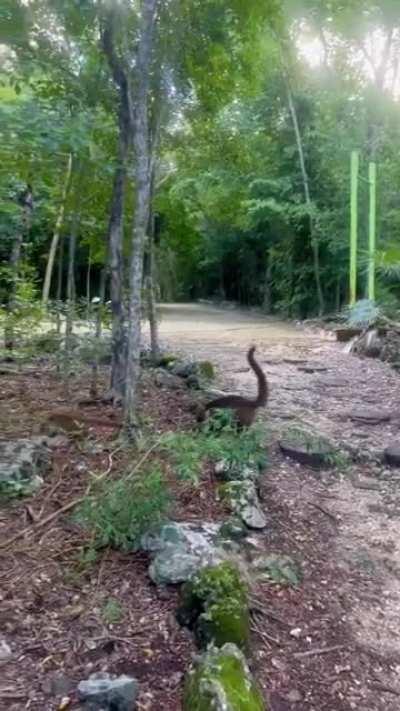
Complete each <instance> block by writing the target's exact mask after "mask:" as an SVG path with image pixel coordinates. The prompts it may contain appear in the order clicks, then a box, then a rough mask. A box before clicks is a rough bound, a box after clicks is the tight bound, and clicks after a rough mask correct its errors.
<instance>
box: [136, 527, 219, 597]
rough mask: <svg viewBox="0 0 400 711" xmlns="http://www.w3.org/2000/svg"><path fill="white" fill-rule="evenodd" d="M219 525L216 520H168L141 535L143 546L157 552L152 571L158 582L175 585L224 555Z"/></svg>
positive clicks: (147, 549) (155, 580)
mask: <svg viewBox="0 0 400 711" xmlns="http://www.w3.org/2000/svg"><path fill="white" fill-rule="evenodd" d="M219 528H220V527H219V525H218V524H214V523H204V524H191V523H169V524H165V525H163V526H162V527H161V529H159V530H158V531H157V532H155V533H152V534H146V535H145V536H143V537H142V540H141V547H142V549H143V550H145V551H149V552H152V553H155V557H154V559H153V561H152V563H151V565H150V567H149V575H150V577H151V579H152V580H153V581H154V582H155V583H156V584H157V585H167V584H171V585H176V584H177V583H182V582H185V581H186V580H189V579H190V578H191V577H192V576H193V575H194V574H195V573H196V572H197V571H198V570H201V569H202V568H204V567H205V566H207V565H213V564H215V563H218V562H220V561H221V560H222V559H223V556H224V552H223V550H222V548H220V547H219V545H218V544H219V539H218V533H219Z"/></svg>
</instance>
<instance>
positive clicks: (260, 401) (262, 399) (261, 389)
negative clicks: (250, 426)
mask: <svg viewBox="0 0 400 711" xmlns="http://www.w3.org/2000/svg"><path fill="white" fill-rule="evenodd" d="M255 350H256V347H255V346H252V347H251V348H250V349H249V352H248V353H247V360H248V361H249V365H250V368H252V369H253V370H254V373H255V374H256V378H257V381H258V394H257V397H256V399H255V400H253V402H254V405H255V406H256V407H264V406H265V405H266V404H267V400H268V395H269V390H268V383H267V379H266V377H265V375H264V373H263V371H262V370H261V368H260V366H259V365H258V363H257V361H256V359H255V358H254V351H255Z"/></svg>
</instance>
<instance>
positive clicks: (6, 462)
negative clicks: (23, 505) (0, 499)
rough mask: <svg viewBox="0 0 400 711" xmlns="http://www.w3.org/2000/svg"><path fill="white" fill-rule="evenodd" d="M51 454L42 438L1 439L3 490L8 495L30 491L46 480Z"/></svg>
mask: <svg viewBox="0 0 400 711" xmlns="http://www.w3.org/2000/svg"><path fill="white" fill-rule="evenodd" d="M50 463H51V457H50V452H49V449H48V448H47V446H46V444H45V440H44V439H43V438H40V437H38V438H32V439H17V440H13V441H7V440H3V441H1V442H0V491H1V492H3V493H4V494H5V495H6V496H18V495H24V494H31V493H32V492H34V491H36V490H37V489H38V488H39V487H40V486H41V484H43V476H44V475H45V474H46V472H47V471H48V469H49V467H50Z"/></svg>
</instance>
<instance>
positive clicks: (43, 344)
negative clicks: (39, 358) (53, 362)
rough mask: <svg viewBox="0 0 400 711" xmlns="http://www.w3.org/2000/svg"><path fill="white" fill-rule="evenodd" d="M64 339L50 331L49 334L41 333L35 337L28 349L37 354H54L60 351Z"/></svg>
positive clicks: (29, 342)
mask: <svg viewBox="0 0 400 711" xmlns="http://www.w3.org/2000/svg"><path fill="white" fill-rule="evenodd" d="M61 342H62V337H61V336H60V334H59V333H57V331H48V333H40V334H38V335H37V336H33V338H31V339H30V340H29V341H28V343H27V347H28V348H30V349H31V350H32V351H33V352H34V353H37V354H52V353H57V352H58V351H59V350H60V347H61Z"/></svg>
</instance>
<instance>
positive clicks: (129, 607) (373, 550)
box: [0, 305, 400, 711]
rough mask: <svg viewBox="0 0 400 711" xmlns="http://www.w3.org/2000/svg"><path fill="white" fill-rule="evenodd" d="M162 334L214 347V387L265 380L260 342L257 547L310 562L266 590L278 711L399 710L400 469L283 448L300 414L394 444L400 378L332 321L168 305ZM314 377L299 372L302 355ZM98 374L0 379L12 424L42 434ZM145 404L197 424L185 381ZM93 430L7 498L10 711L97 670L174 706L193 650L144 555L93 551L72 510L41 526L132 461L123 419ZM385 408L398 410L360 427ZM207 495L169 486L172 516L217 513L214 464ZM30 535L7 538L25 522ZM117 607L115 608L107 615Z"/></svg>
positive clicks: (2, 603) (6, 704)
mask: <svg viewBox="0 0 400 711" xmlns="http://www.w3.org/2000/svg"><path fill="white" fill-rule="evenodd" d="M160 332H161V339H162V342H163V344H165V345H166V346H167V347H168V348H169V349H170V350H172V351H178V352H181V353H183V354H187V355H190V356H193V357H195V358H206V359H207V360H211V361H212V362H214V363H215V364H216V365H217V367H218V384H219V385H220V386H221V387H223V388H224V389H226V390H228V389H233V390H235V391H237V392H242V393H246V392H248V391H251V392H254V387H255V383H254V375H253V374H252V373H251V372H250V371H249V369H248V367H247V363H246V360H245V354H246V349H247V346H248V345H249V343H250V342H255V343H256V344H257V353H258V356H259V359H260V362H261V363H262V366H263V368H264V370H265V372H266V374H267V377H268V380H269V382H270V386H271V398H270V403H269V406H268V408H267V410H266V412H265V415H263V417H265V420H266V425H267V433H268V448H269V452H270V455H269V465H268V468H267V470H266V473H265V476H264V481H263V484H262V494H263V505H264V508H265V512H266V514H267V516H268V520H269V525H268V527H267V529H266V532H265V533H263V534H261V535H259V536H258V539H260V538H261V543H262V545H263V547H264V548H266V549H267V550H269V551H271V552H279V553H285V554H288V555H291V556H294V557H295V558H296V559H297V560H298V561H299V562H300V564H301V567H302V570H303V576H304V578H303V581H302V583H301V585H300V586H299V587H298V588H283V587H279V586H271V585H269V584H266V583H265V584H262V585H259V587H258V590H257V598H258V601H259V611H260V617H259V619H258V624H257V626H258V628H259V633H257V632H255V634H254V655H253V659H252V667H253V669H254V671H255V674H256V676H257V678H258V680H259V682H260V684H261V686H262V688H263V690H264V692H265V696H266V699H268V700H269V711H350V710H351V709H356V708H357V709H360V710H362V711H383V710H385V711H398V709H399V707H400V626H399V618H400V617H399V616H400V548H399V546H400V543H399V541H400V474H398V473H397V470H395V469H392V470H389V469H387V468H385V467H384V466H382V465H379V464H374V463H373V462H371V463H367V464H351V465H344V464H343V465H342V463H340V466H337V467H336V468H335V469H332V470H329V471H324V472H322V473H319V474H318V473H316V472H315V471H312V470H309V469H308V468H306V467H302V466H300V465H297V464H295V463H294V462H291V461H289V460H287V459H285V458H284V457H283V456H282V455H281V453H280V451H279V447H278V444H277V443H278V440H279V437H280V435H281V433H282V431H284V430H285V429H287V427H288V426H292V425H293V424H296V425H297V424H300V425H307V426H308V427H313V428H314V429H315V430H316V431H318V432H319V433H320V434H327V435H329V437H331V438H332V439H333V440H335V441H336V442H337V443H338V444H339V446H340V447H341V448H343V450H344V449H345V448H346V447H348V446H351V447H352V448H353V449H357V450H359V452H360V453H361V454H364V453H366V452H368V451H369V452H372V453H373V452H375V451H376V450H378V449H379V450H382V449H383V448H384V447H385V446H387V445H388V444H393V443H394V442H395V441H396V437H397V436H398V429H399V422H400V405H399V402H400V398H399V396H400V377H399V375H398V374H397V373H395V372H394V371H392V370H390V369H389V367H388V366H386V365H384V364H382V363H379V362H375V361H370V360H368V361H367V360H360V359H358V358H355V357H352V356H348V355H346V354H344V352H343V349H342V347H341V346H339V345H338V344H336V343H335V342H333V341H332V340H331V339H330V338H329V337H327V336H326V335H325V334H324V333H323V332H318V333H316V332H314V333H312V332H306V331H305V330H304V329H301V328H296V327H295V326H293V325H290V324H284V323H282V322H278V321H276V320H273V319H271V320H266V319H265V318H264V317H261V316H258V315H256V314H252V313H246V312H237V311H233V310H223V309H216V308H213V307H211V306H207V305H190V306H189V305H175V306H168V307H163V310H162V321H161V325H160ZM304 367H306V369H307V370H312V371H313V372H305V371H304V370H302V368H304ZM86 394H87V376H86V375H85V374H83V375H82V377H77V378H76V379H75V380H74V383H73V385H72V389H71V392H70V393H69V394H68V395H67V394H66V393H65V391H64V388H63V385H62V383H61V382H60V380H59V379H58V377H57V375H56V373H55V371H54V368H53V367H50V366H49V367H47V366H46V365H45V364H42V365H37V364H35V363H32V364H30V365H29V364H28V365H25V366H21V367H18V368H15V369H14V368H13V367H10V372H7V369H5V371H4V372H3V371H2V374H1V375H0V406H1V410H0V430H1V432H2V437H4V438H10V439H12V438H15V437H22V436H30V435H31V434H33V433H35V430H36V426H37V422H38V420H40V418H41V417H42V416H45V415H46V414H47V413H48V412H51V411H52V409H54V408H57V407H65V406H66V405H68V406H69V405H70V404H71V403H74V402H75V403H78V402H79V400H80V399H82V397H85V395H86ZM142 397H143V408H142V409H143V411H144V412H145V414H146V419H147V420H148V421H150V422H153V423H154V426H155V427H156V429H157V430H158V431H159V432H162V431H165V430H169V429H176V428H188V427H190V426H191V424H192V422H193V416H192V415H191V414H190V411H189V406H190V402H191V394H190V392H189V391H187V390H185V389H182V390H176V391H175V390H174V391H168V390H165V389H160V388H158V387H155V385H154V384H153V381H152V379H151V377H150V375H149V374H146V373H145V376H144V380H143V384H142ZM90 410H91V412H97V414H101V416H102V417H104V418H106V419H107V418H109V425H108V426H104V427H95V428H93V429H92V442H91V443H87V442H85V443H83V442H82V441H79V440H75V439H74V440H71V441H68V442H66V443H64V444H63V445H62V446H60V447H57V448H56V449H55V451H54V466H53V470H52V473H51V475H50V476H49V478H48V480H46V484H45V486H44V487H42V489H41V490H40V491H39V492H38V493H37V494H36V495H35V496H32V497H29V499H24V500H22V501H18V502H14V503H12V504H11V505H9V506H7V507H4V506H3V507H2V508H1V509H0V630H1V634H2V636H3V637H4V638H5V639H6V641H7V642H8V644H10V646H11V648H12V653H13V654H12V658H11V660H10V659H7V660H2V659H1V658H0V676H1V682H0V709H4V710H6V709H7V710H9V711H22V709H32V710H33V711H39V710H40V711H53V710H55V709H59V708H60V700H61V698H62V697H63V696H65V697H69V698H70V700H71V702H70V704H69V705H68V706H67V707H65V708H68V709H69V708H71V709H75V708H77V706H76V702H75V700H74V694H73V692H72V691H71V688H72V687H73V686H74V685H76V683H77V682H78V681H79V680H81V679H84V678H87V676H88V675H89V674H90V673H92V672H93V671H100V670H106V671H109V672H112V673H127V674H132V675H133V676H135V677H136V678H137V679H138V680H139V683H140V690H141V693H140V698H139V706H138V708H139V710H141V711H144V710H149V711H159V710H160V711H179V709H180V708H181V705H180V698H181V691H182V678H183V673H184V671H185V669H186V668H187V666H188V664H189V661H190V657H191V655H192V654H193V652H194V647H193V643H192V639H191V635H190V634H188V633H187V632H186V631H185V630H183V629H181V628H180V627H179V626H178V625H177V623H176V621H175V615H174V611H175V608H176V603H177V591H176V590H174V589H168V590H164V591H161V593H160V591H157V589H156V588H155V586H154V585H152V584H151V582H150V580H149V578H148V575H147V566H148V558H147V556H146V555H144V554H143V553H135V554H132V553H130V554H122V553H118V552H116V551H108V552H105V553H104V554H103V555H101V556H100V558H99V559H98V560H96V561H92V562H90V561H88V560H86V559H85V553H84V551H85V543H86V540H85V536H84V535H83V534H82V531H81V529H80V528H79V527H78V526H77V525H76V524H75V523H74V522H73V520H72V519H71V517H70V515H69V514H68V513H66V514H64V515H60V516H57V517H56V518H54V519H53V520H52V521H50V522H49V523H48V524H46V525H44V526H42V527H38V526H37V525H36V526H35V522H37V521H42V520H43V519H45V518H46V517H47V516H48V515H51V514H52V513H54V512H57V511H59V510H60V508H61V507H63V506H64V505H65V504H68V503H69V502H71V501H73V500H74V499H75V498H76V497H80V496H81V495H82V494H83V493H84V491H85V489H86V486H87V479H88V473H89V472H91V471H95V472H105V471H111V470H112V471H121V470H124V469H126V468H127V467H128V466H132V463H133V464H134V462H131V461H129V460H127V454H126V453H125V452H124V451H116V447H115V434H116V424H117V423H116V421H115V420H114V418H113V413H112V411H111V410H110V409H109V408H107V407H104V406H102V407H100V406H99V407H96V408H90ZM370 410H374V411H375V412H376V411H378V412H379V413H381V414H385V413H386V414H388V416H390V419H388V420H387V421H385V422H381V423H379V424H376V425H372V424H369V425H366V424H359V423H357V422H354V421H352V420H351V418H350V415H352V414H353V415H354V413H355V414H357V413H360V412H361V413H363V412H364V413H365V412H366V411H370ZM201 484H202V486H201V488H200V495H198V494H197V493H196V496H193V490H192V489H191V488H190V487H189V486H188V485H185V484H180V485H176V487H175V492H174V493H175V498H176V503H175V507H174V511H173V517H174V518H175V519H178V520H210V519H212V520H219V519H220V518H221V517H222V516H223V515H224V512H223V511H222V509H221V506H220V504H218V503H217V502H216V500H215V482H214V481H213V476H212V472H211V471H210V469H209V468H208V467H205V468H204V471H203V474H202V480H201ZM25 527H26V528H27V530H28V532H27V534H26V535H25V536H24V537H22V538H18V539H17V540H15V542H14V543H12V544H11V545H9V546H7V547H4V542H5V541H9V540H10V539H12V538H13V536H14V535H15V534H18V533H19V532H20V531H21V530H22V529H23V528H25ZM110 610H114V612H115V611H116V610H117V612H118V614H117V615H116V619H114V620H113V621H112V622H111V621H110V617H109V616H110Z"/></svg>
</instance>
